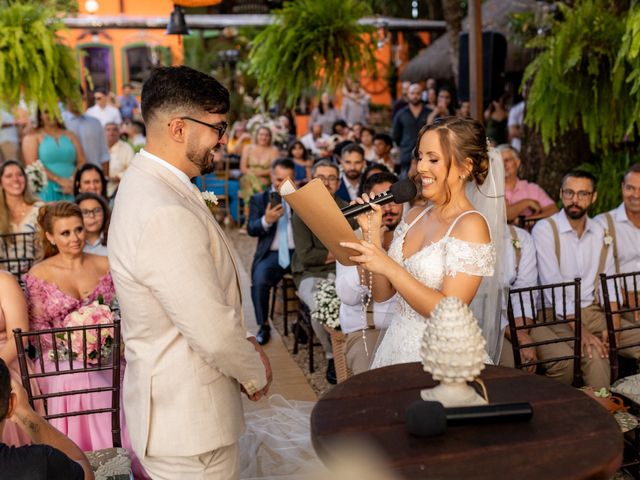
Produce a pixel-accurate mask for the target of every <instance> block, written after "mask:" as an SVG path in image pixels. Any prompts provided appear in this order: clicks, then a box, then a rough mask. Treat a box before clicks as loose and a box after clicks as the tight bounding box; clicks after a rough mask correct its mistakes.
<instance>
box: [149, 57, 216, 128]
mask: <svg viewBox="0 0 640 480" xmlns="http://www.w3.org/2000/svg"><path fill="white" fill-rule="evenodd" d="M202 111H206V112H209V113H221V114H224V113H227V112H228V111H229V90H227V89H226V88H225V87H224V85H222V84H221V83H220V82H218V81H217V80H216V79H215V78H213V77H212V76H211V75H207V74H206V73H202V72H199V71H197V70H194V69H193V68H189V67H185V66H177V67H159V68H156V69H154V70H153V71H152V72H151V75H150V76H149V78H148V79H147V81H146V82H144V85H143V86H142V118H143V119H144V121H145V122H149V121H150V120H151V119H153V117H154V115H156V114H157V113H160V112H175V113H176V114H177V115H191V114H194V113H199V112H202Z"/></svg>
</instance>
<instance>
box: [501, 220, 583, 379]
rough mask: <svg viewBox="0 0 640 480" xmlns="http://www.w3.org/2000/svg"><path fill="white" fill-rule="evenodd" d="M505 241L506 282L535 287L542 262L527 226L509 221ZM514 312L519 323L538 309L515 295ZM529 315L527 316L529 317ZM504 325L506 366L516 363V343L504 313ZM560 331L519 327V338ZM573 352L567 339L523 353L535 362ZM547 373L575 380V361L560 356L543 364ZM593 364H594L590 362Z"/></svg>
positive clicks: (548, 336) (539, 337) (539, 338)
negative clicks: (513, 340) (521, 301)
mask: <svg viewBox="0 0 640 480" xmlns="http://www.w3.org/2000/svg"><path fill="white" fill-rule="evenodd" d="M505 236H506V237H507V238H506V239H505V243H504V245H506V248H505V249H504V257H503V258H504V260H503V261H504V263H503V265H504V275H505V284H507V285H509V287H510V288H511V289H516V288H525V287H532V286H535V285H537V284H538V265H537V261H536V247H535V245H534V243H533V238H531V235H530V234H529V232H527V231H526V230H523V229H522V228H519V227H516V226H514V225H509V226H508V228H507V229H505ZM511 301H512V308H513V316H514V318H515V321H516V324H518V325H521V324H523V323H524V322H525V321H526V323H527V324H532V323H533V320H532V319H533V318H534V315H535V314H536V312H533V311H532V309H531V306H530V303H529V301H528V298H524V302H523V303H524V305H521V304H520V302H519V301H518V298H517V297H516V296H514V297H513V298H512V299H511ZM525 318H526V320H525ZM502 326H503V328H504V329H505V331H504V333H505V339H504V342H503V344H502V355H501V356H500V365H501V366H504V367H511V368H513V367H514V366H515V363H514V360H513V347H512V345H511V333H510V331H509V328H508V321H507V319H506V317H503V322H502ZM557 338H558V335H557V334H556V333H555V332H554V331H553V330H551V329H550V328H549V327H546V326H544V327H537V328H532V329H530V330H518V340H519V342H520V344H527V343H532V342H543V341H546V340H556V339H557ZM572 354H573V351H572V349H571V347H570V346H569V345H568V344H566V343H552V344H549V345H539V346H537V347H531V348H523V349H522V350H521V351H520V356H521V359H522V361H523V362H534V361H536V360H545V359H547V358H559V357H566V356H570V355H572ZM543 366H544V373H545V375H546V376H547V377H549V378H553V379H555V380H559V381H561V382H563V383H567V384H570V383H571V382H572V381H573V362H572V361H571V360H559V361H555V362H549V363H546V364H544V365H543ZM587 368H590V365H588V366H587ZM535 369H536V368H535V366H532V367H528V368H527V370H528V371H531V372H534V371H535Z"/></svg>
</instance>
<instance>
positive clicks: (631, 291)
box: [600, 272, 640, 383]
mask: <svg viewBox="0 0 640 480" xmlns="http://www.w3.org/2000/svg"><path fill="white" fill-rule="evenodd" d="M614 285H615V288H610V287H613V286H614ZM600 286H601V289H602V299H603V302H604V312H605V317H606V319H607V331H608V333H609V363H610V365H611V383H613V382H614V381H615V380H617V379H618V378H619V377H622V376H626V375H624V374H621V372H622V373H626V374H629V375H631V374H633V373H636V371H635V370H636V369H637V365H636V362H635V361H631V360H630V359H626V358H624V357H620V351H621V350H625V349H627V348H632V347H638V346H640V343H638V342H637V343H631V344H628V345H624V346H619V345H618V342H617V339H616V334H619V333H620V332H623V331H626V330H634V329H637V328H640V322H637V321H636V323H637V324H636V325H627V326H619V327H618V328H615V327H614V324H613V318H614V316H616V315H620V316H621V317H625V318H627V319H629V320H631V321H633V317H634V316H636V317H638V318H640V272H631V273H619V274H616V275H606V274H604V273H601V274H600ZM612 290H613V292H612ZM611 302H615V303H616V304H617V306H616V307H615V308H613V307H612V306H611ZM621 361H622V362H625V361H627V362H628V366H629V369H628V371H626V372H625V371H624V368H621V366H624V365H625V364H624V363H623V364H622V365H621Z"/></svg>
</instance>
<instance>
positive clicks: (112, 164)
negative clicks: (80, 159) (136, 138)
mask: <svg viewBox="0 0 640 480" xmlns="http://www.w3.org/2000/svg"><path fill="white" fill-rule="evenodd" d="M104 131H105V134H106V136H107V145H108V146H109V155H110V156H109V161H108V162H107V163H105V164H104V165H103V166H102V168H103V169H104V172H105V175H106V176H107V177H108V178H109V184H108V185H107V194H108V195H109V197H111V196H112V195H113V194H114V192H115V191H116V188H118V184H119V183H120V180H121V179H122V175H124V172H126V171H127V168H129V165H131V162H132V160H133V157H134V155H135V153H134V151H133V147H131V145H129V144H128V143H127V142H125V141H123V140H120V129H119V128H118V125H116V124H115V123H107V124H106V125H105V127H104Z"/></svg>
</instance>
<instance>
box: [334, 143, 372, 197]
mask: <svg viewBox="0 0 640 480" xmlns="http://www.w3.org/2000/svg"><path fill="white" fill-rule="evenodd" d="M365 165H366V164H365V161H364V150H362V147H361V146H360V145H356V144H355V143H351V144H349V145H346V146H345V147H344V148H343V149H342V151H341V154H340V167H341V168H342V179H341V180H340V185H339V186H338V190H337V192H336V196H337V197H338V198H341V199H342V200H344V201H345V202H351V201H353V200H355V199H356V197H357V196H358V189H359V188H360V178H361V177H362V171H363V170H364V167H365Z"/></svg>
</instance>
